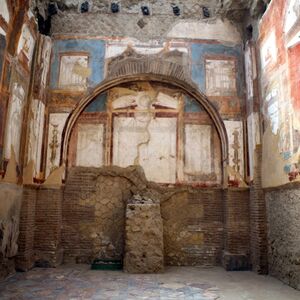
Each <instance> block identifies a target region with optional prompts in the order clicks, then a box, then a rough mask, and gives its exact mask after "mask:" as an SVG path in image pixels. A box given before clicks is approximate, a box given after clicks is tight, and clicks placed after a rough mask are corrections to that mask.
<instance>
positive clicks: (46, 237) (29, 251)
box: [17, 166, 250, 270]
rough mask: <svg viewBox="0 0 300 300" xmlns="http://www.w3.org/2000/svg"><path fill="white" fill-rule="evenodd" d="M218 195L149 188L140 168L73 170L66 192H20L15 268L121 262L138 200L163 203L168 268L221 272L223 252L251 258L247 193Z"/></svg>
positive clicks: (232, 191)
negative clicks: (131, 208)
mask: <svg viewBox="0 0 300 300" xmlns="http://www.w3.org/2000/svg"><path fill="white" fill-rule="evenodd" d="M223 193H224V191H223V190H222V189H221V188H206V189H204V188H199V187H197V188H196V187H192V186H180V187H176V186H173V187H170V186H169V187H166V186H162V185H159V184H156V183H152V182H148V181H147V180H146V178H145V175H144V172H143V170H142V168H141V167H137V166H131V167H128V168H120V167H116V166H113V167H102V168H88V167H87V168H84V167H74V168H71V169H70V171H69V173H68V176H67V180H66V184H65V187H64V188H59V187H45V186H38V185H32V186H31V185H28V186H26V187H25V189H24V192H23V203H22V214H21V227H20V231H21V235H20V238H19V244H20V249H19V253H18V260H17V267H18V269H21V270H28V269H29V268H31V267H32V266H34V265H37V266H46V267H47V266H56V265H58V264H60V263H61V262H62V261H63V262H65V263H68V262H73V263H74V262H75V263H91V262H92V261H93V260H94V259H96V258H100V259H101V258H102V259H103V258H105V259H117V260H120V259H123V258H124V244H125V210H126V204H127V202H128V200H130V199H131V198H132V196H133V195H137V194H139V195H141V196H142V197H146V198H149V199H157V201H159V202H160V203H161V216H162V220H163V243H164V261H165V264H167V265H209V266H212V265H220V264H221V259H222V251H223V250H224V249H225V250H226V251H228V252H230V253H232V254H236V255H243V256H245V257H248V254H249V252H250V249H249V234H248V233H249V232H248V231H249V210H248V205H249V202H248V201H249V198H248V191H247V189H244V190H242V189H230V190H228V191H227V194H226V195H227V197H226V198H224V195H223ZM225 200H226V201H225ZM62 257H63V260H62Z"/></svg>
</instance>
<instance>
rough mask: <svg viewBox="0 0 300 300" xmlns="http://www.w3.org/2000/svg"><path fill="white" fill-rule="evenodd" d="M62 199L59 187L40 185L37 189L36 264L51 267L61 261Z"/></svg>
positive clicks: (61, 191) (61, 190)
mask: <svg viewBox="0 0 300 300" xmlns="http://www.w3.org/2000/svg"><path fill="white" fill-rule="evenodd" d="M62 199H63V189H62V188H61V187H56V188H55V187H53V188H46V187H41V188H40V189H39V190H38V195H37V200H36V218H35V232H34V235H35V237H34V250H35V255H36V258H35V260H36V263H37V265H41V266H50V267H52V266H57V265H59V264H60V263H61V261H62V248H61V226H62Z"/></svg>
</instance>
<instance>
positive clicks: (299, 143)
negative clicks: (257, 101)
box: [259, 0, 300, 187]
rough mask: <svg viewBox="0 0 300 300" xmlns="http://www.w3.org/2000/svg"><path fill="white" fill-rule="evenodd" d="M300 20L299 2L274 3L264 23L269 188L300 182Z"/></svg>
mask: <svg viewBox="0 0 300 300" xmlns="http://www.w3.org/2000/svg"><path fill="white" fill-rule="evenodd" d="M279 11H282V12H284V13H280V14H279ZM299 20H300V16H299V9H297V1H293V0H292V1H274V2H273V3H272V4H271V5H270V7H269V10H268V12H267V14H266V15H265V16H264V17H263V18H262V21H261V23H260V38H259V40H260V47H261V48H260V49H261V50H260V53H261V67H262V82H261V88H262V96H263V115H264V121H265V130H264V135H263V145H264V147H263V167H262V170H263V185H264V186H265V187H271V186H276V185H280V184H284V183H287V182H289V181H295V180H296V181H298V180H299V179H300V177H299V174H300V173H299V172H300V165H299V163H300V135H299V130H300V122H299V120H300V119H299V116H300V106H299V101H300V100H299V99H300V94H299V82H300V73H299V71H298V69H299V68H298V65H299V55H297V54H298V53H299V45H297V43H295V42H296V40H295V36H296V33H297V30H296V29H297V26H299ZM282 32H285V34H284V35H282V34H281V33H282ZM268 135H271V136H268ZM267 141H269V142H267ZM271 145H272V147H271ZM274 153H276V155H274ZM277 153H278V154H279V155H277ZM275 169H276V170H277V171H279V174H281V176H280V179H279V178H278V173H277V172H274V171H275ZM275 177H276V178H275Z"/></svg>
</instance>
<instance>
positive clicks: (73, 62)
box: [58, 55, 90, 91]
mask: <svg viewBox="0 0 300 300" xmlns="http://www.w3.org/2000/svg"><path fill="white" fill-rule="evenodd" d="M89 76H90V69H89V68H88V56H86V55H63V56H62V57H61V60H60V69H59V80H58V87H59V88H60V89H70V90H73V91H77V90H85V89H86V88H87V85H88V82H87V80H88V77H89Z"/></svg>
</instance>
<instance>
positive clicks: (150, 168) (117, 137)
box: [113, 117, 177, 183]
mask: <svg viewBox="0 0 300 300" xmlns="http://www.w3.org/2000/svg"><path fill="white" fill-rule="evenodd" d="M176 134H177V119H176V118H156V119H151V120H147V121H146V122H144V120H142V119H137V120H136V119H135V118H123V117H120V118H115V121H114V137H113V164H114V165H118V166H121V167H127V166H129V165H133V164H139V165H141V166H142V167H143V168H144V170H145V174H146V177H147V179H148V180H150V181H155V182H164V183H175V181H176Z"/></svg>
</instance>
